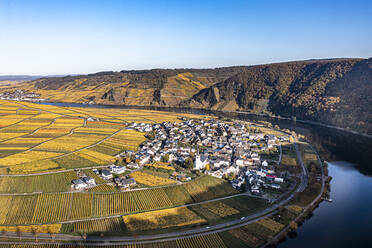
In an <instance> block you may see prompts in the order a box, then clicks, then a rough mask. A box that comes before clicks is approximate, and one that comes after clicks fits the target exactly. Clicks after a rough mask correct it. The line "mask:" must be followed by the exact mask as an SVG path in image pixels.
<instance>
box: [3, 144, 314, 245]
mask: <svg viewBox="0 0 372 248" xmlns="http://www.w3.org/2000/svg"><path fill="white" fill-rule="evenodd" d="M294 146H295V149H296V153H297V157H298V160H299V163H300V165H301V167H302V176H301V182H300V184H299V185H298V187H297V188H296V189H295V190H294V191H293V192H292V193H291V194H290V195H289V196H288V197H287V198H285V199H283V200H281V201H279V202H277V203H275V204H273V205H271V206H270V207H269V208H266V209H264V210H262V211H260V212H258V213H255V214H252V215H249V216H246V217H244V218H240V219H236V220H232V221H228V222H224V223H220V224H216V225H213V226H208V227H199V228H193V229H190V230H183V231H176V232H171V233H164V234H154V235H140V236H135V237H134V236H112V237H97V236H88V237H87V239H86V240H87V241H94V242H106V244H107V242H115V244H133V243H153V242H163V241H169V240H175V239H179V238H187V237H194V236H201V235H207V234H213V233H219V232H223V231H228V230H231V229H235V228H238V227H241V226H244V225H247V224H250V223H252V222H255V221H257V220H260V219H263V218H266V217H269V216H271V215H273V214H275V213H277V208H279V207H280V206H283V205H285V204H287V203H288V202H290V201H291V200H292V199H293V197H294V196H295V194H296V193H297V192H302V191H303V190H304V189H305V188H306V186H307V182H308V173H307V170H306V168H305V165H304V163H303V160H302V157H301V153H300V150H299V148H298V145H297V143H294ZM199 204H200V203H199ZM7 236H8V237H18V235H17V234H16V233H8V235H7ZM22 237H24V238H26V237H27V238H34V236H33V235H32V234H30V233H27V234H26V233H23V234H22ZM38 239H44V240H52V239H53V240H54V239H56V240H60V241H81V242H83V241H84V239H83V238H82V237H80V236H73V235H66V234H55V236H54V237H51V236H50V235H49V234H39V235H38ZM30 244H31V243H30ZM39 244H40V243H39ZM103 244H105V243H103ZM96 245H102V244H96Z"/></svg>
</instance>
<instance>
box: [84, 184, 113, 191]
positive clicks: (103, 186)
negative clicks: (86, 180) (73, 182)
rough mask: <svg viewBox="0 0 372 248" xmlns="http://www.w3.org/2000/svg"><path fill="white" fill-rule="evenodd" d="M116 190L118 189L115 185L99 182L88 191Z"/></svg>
mask: <svg viewBox="0 0 372 248" xmlns="http://www.w3.org/2000/svg"><path fill="white" fill-rule="evenodd" d="M118 191H119V190H118V189H117V188H116V187H115V186H113V185H109V184H101V185H97V186H95V187H93V188H90V189H89V192H118Z"/></svg>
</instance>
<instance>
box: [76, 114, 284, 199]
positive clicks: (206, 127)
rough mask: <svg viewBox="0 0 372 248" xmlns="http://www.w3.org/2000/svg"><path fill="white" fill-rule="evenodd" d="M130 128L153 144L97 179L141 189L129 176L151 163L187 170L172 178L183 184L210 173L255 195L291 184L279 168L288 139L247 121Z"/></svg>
mask: <svg viewBox="0 0 372 248" xmlns="http://www.w3.org/2000/svg"><path fill="white" fill-rule="evenodd" d="M127 129H133V130H136V131H139V132H144V133H146V137H147V138H148V140H147V141H146V142H144V143H142V144H141V145H140V147H139V149H138V151H124V152H122V153H121V154H119V155H118V156H117V157H118V158H121V160H122V161H127V162H124V164H121V165H111V166H109V167H108V168H105V169H94V172H95V174H97V175H99V176H100V177H101V178H103V179H105V180H106V181H109V182H112V183H113V184H114V185H116V186H117V187H119V188H120V189H121V190H128V189H130V188H131V187H133V186H135V185H136V181H135V180H134V178H131V177H130V174H129V173H126V171H127V172H130V171H135V170H141V169H142V168H143V167H144V166H145V165H147V164H150V163H166V164H167V166H170V167H172V166H173V167H176V168H182V173H177V172H173V173H172V174H170V175H169V177H170V178H172V179H176V180H178V181H180V182H185V181H189V180H191V179H192V177H191V176H189V175H192V173H191V172H194V173H195V172H198V173H204V174H207V175H211V176H213V177H217V178H223V179H226V180H229V182H230V183H231V185H232V187H234V188H235V189H237V190H241V191H243V190H248V192H251V193H252V194H255V195H261V194H262V193H263V191H264V190H265V189H270V190H279V189H280V188H281V184H282V183H284V181H285V179H284V177H285V176H283V173H276V170H275V167H276V166H277V165H278V163H279V156H280V155H279V153H280V149H281V148H280V143H281V142H283V141H287V140H288V136H286V135H283V136H280V137H277V136H275V135H273V134H264V133H262V132H259V130H257V128H254V127H251V126H249V125H247V123H244V122H241V121H235V122H226V121H221V120H218V119H209V120H203V119H183V121H182V122H180V123H177V122H163V123H157V124H146V123H136V122H132V123H128V127H127ZM262 154H266V156H264V157H263V156H262ZM267 154H269V156H267ZM185 172H186V173H185ZM121 174H124V175H123V176H120V175H121ZM128 174H129V175H128ZM113 175H116V176H113ZM73 184H74V187H75V189H84V188H86V187H89V186H94V185H95V182H94V179H93V178H91V177H86V176H85V177H82V178H81V179H78V180H77V181H74V182H73Z"/></svg>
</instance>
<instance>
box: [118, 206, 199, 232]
mask: <svg viewBox="0 0 372 248" xmlns="http://www.w3.org/2000/svg"><path fill="white" fill-rule="evenodd" d="M123 220H124V223H125V225H126V227H127V228H128V229H129V230H130V231H140V230H151V229H159V228H169V227H176V226H187V225H195V224H201V223H205V222H206V221H205V220H204V219H202V218H200V217H199V216H198V215H197V214H196V213H194V212H193V211H191V210H189V209H188V208H186V207H180V208H170V209H163V210H157V211H151V212H145V213H139V214H132V215H126V216H123Z"/></svg>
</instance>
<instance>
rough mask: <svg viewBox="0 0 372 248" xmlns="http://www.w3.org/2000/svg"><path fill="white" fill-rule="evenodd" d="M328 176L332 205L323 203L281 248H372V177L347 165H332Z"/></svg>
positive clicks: (339, 163) (351, 165)
mask: <svg viewBox="0 0 372 248" xmlns="http://www.w3.org/2000/svg"><path fill="white" fill-rule="evenodd" d="M329 175H330V176H332V177H333V180H332V182H331V198H332V199H333V202H332V203H328V202H322V203H321V204H320V205H319V207H318V208H317V209H316V210H315V211H314V215H313V216H312V217H311V218H310V219H309V220H307V221H306V222H305V223H304V224H303V225H302V226H301V227H299V228H298V230H297V237H295V238H288V239H287V241H286V242H284V243H281V244H280V245H279V247H280V248H292V247H296V248H297V247H301V248H306V247H338V248H343V247H345V248H346V247H348V248H349V247H353V248H356V247H363V248H366V247H372V245H371V243H372V210H371V207H372V191H371V189H372V177H370V176H367V175H364V174H362V173H360V172H359V171H358V169H357V168H356V167H355V166H354V165H353V164H351V163H348V162H345V161H339V162H331V163H329Z"/></svg>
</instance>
